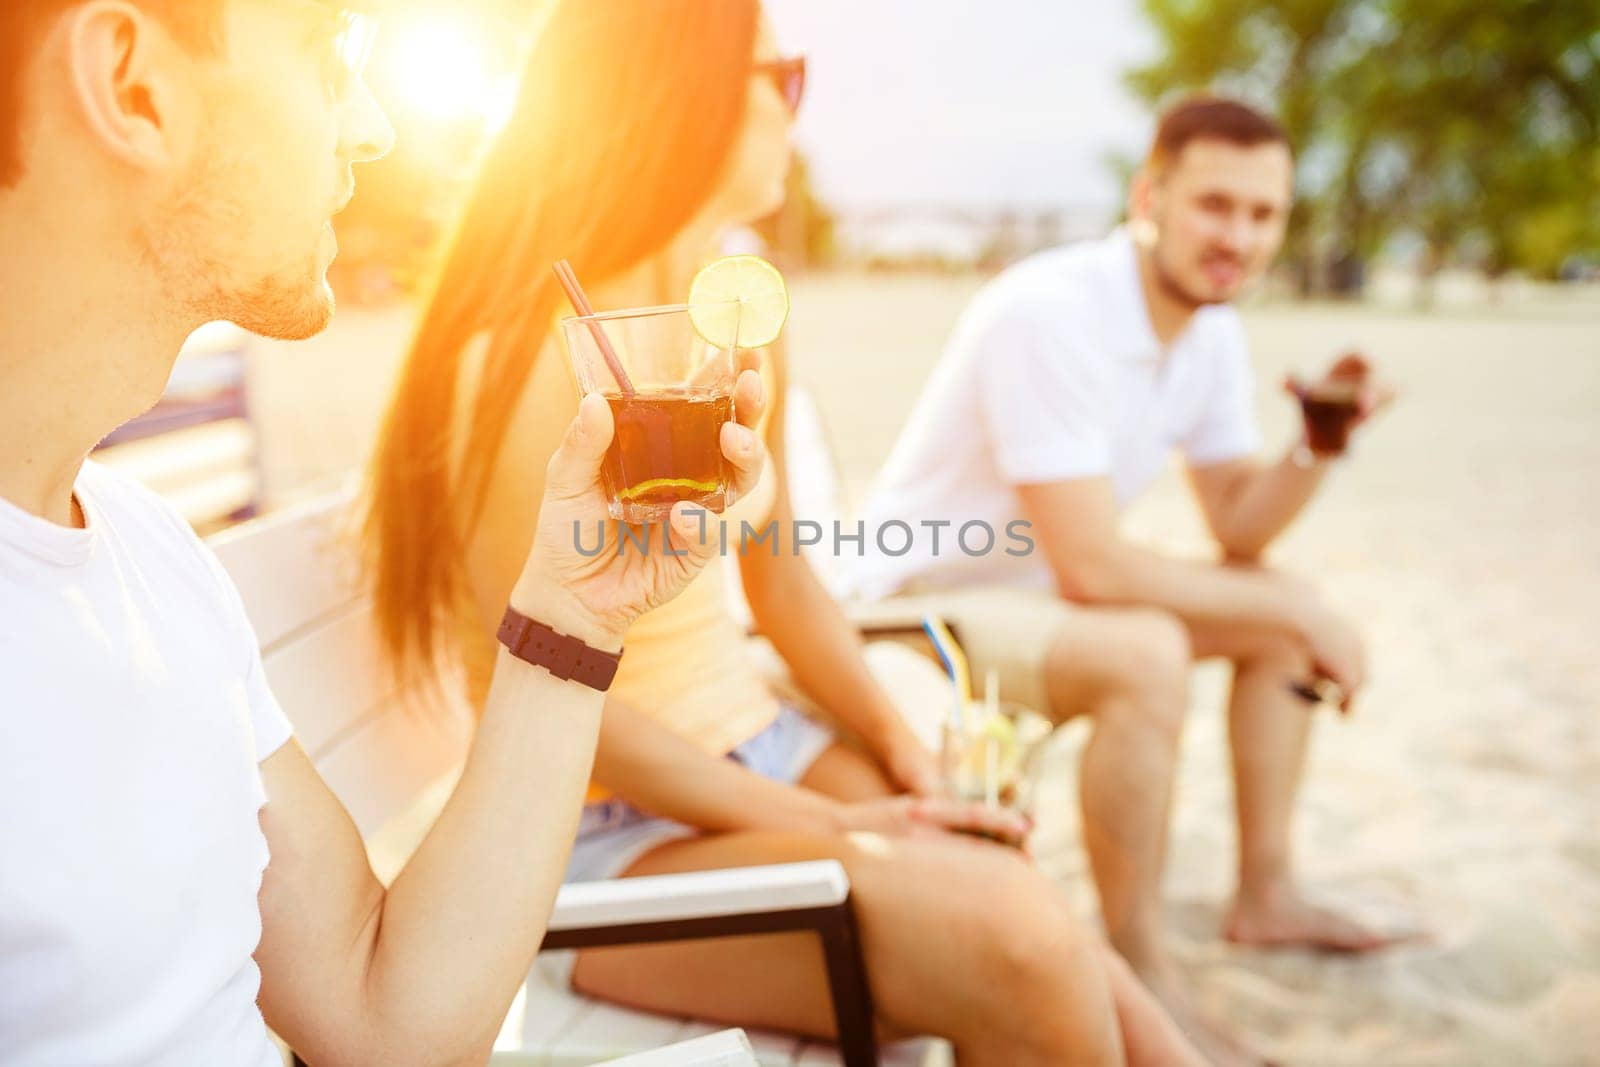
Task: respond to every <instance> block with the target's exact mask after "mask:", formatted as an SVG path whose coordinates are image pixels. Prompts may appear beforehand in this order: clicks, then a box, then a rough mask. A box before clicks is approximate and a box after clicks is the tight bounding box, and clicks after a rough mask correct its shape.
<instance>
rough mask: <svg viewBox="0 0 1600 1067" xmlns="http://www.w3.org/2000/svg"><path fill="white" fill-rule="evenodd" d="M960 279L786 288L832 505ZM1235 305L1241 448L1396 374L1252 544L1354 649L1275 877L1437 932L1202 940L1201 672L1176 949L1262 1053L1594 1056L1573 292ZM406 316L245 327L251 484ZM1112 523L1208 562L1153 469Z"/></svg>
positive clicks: (1586, 348) (1599, 798) (354, 380)
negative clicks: (1251, 395)
mask: <svg viewBox="0 0 1600 1067" xmlns="http://www.w3.org/2000/svg"><path fill="white" fill-rule="evenodd" d="M975 285H976V282H975V281H973V280H972V279H966V278H954V279H930V278H895V279H884V278H878V277H870V278H869V277H864V276H817V277H811V278H806V279H800V280H799V281H798V282H797V283H796V285H795V287H794V304H795V310H794V316H793V319H792V327H791V338H792V342H793V346H794V357H793V358H794V360H795V375H796V377H797V378H798V379H799V380H801V381H802V382H804V384H805V385H807V386H808V387H809V389H810V390H811V391H812V393H813V394H814V396H815V398H816V401H817V404H818V406H819V407H820V409H821V410H822V413H823V415H824V417H825V418H826V420H827V423H828V424H829V426H831V427H832V428H833V429H832V438H833V444H834V448H835V450H836V452H837V453H838V459H839V463H840V466H841V468H842V471H843V474H844V477H845V480H846V485H847V488H848V490H849V492H850V495H851V496H853V497H854V498H855V499H856V500H857V501H859V500H860V497H861V494H862V492H863V491H864V489H865V487H866V485H867V483H868V482H869V480H870V478H871V476H872V474H873V472H874V470H875V469H876V467H877V465H878V464H879V463H880V462H881V460H882V458H883V457H884V455H885V454H886V453H887V451H888V448H889V447H890V445H891V444H892V442H893V439H894V436H895V433H896V432H897V430H898V428H899V426H900V424H901V421H902V420H903V418H904V416H905V414H906V412H907V411H908V410H909V408H910V404H911V403H912V401H913V399H914V396H915V391H916V389H917V387H918V386H919V384H920V383H921V381H922V380H923V379H924V377H925V376H926V374H927V371H928V369H929V367H930V366H931V365H932V362H933V361H934V360H935V359H936V357H937V355H938V350H939V346H940V344H941V342H942V340H943V338H944V336H945V333H946V332H947V331H948V328H949V325H950V323H951V322H953V321H954V318H955V316H956V314H957V313H958V312H959V310H960V307H961V305H962V303H963V302H964V301H965V300H966V299H967V298H968V297H969V296H970V294H971V293H972V291H973V289H974V287H975ZM1245 318H1246V324H1247V327H1248V329H1249V333H1250V337H1251V340H1252V343H1253V344H1254V346H1255V351H1256V357H1257V366H1258V370H1259V373H1260V378H1261V382H1262V388H1261V390H1260V407H1261V412H1262V419H1263V424H1264V426H1265V427H1266V430H1267V437H1268V439H1269V441H1274V442H1281V441H1283V440H1285V439H1286V438H1287V435H1288V433H1289V432H1290V429H1289V428H1290V425H1291V416H1292V410H1291V408H1290V406H1289V404H1288V402H1287V401H1286V400H1284V399H1282V398H1281V397H1280V395H1279V394H1278V393H1277V392H1276V391H1275V386H1276V382H1277V381H1278V380H1279V379H1280V378H1281V377H1282V375H1283V374H1284V373H1285V372H1286V371H1287V370H1289V369H1293V368H1310V367H1313V366H1316V365H1318V364H1319V363H1320V362H1321V361H1323V360H1324V359H1326V358H1327V357H1329V356H1331V355H1332V354H1334V353H1335V352H1336V351H1338V350H1339V349H1340V348H1341V347H1343V346H1345V345H1348V344H1352V343H1355V344H1360V345H1363V346H1365V347H1366V349H1367V350H1368V351H1369V353H1370V354H1371V355H1372V356H1373V357H1374V358H1375V359H1376V360H1377V362H1378V363H1379V364H1380V365H1381V366H1382V367H1383V368H1384V369H1385V370H1386V371H1387V372H1389V373H1390V374H1391V376H1392V377H1393V378H1394V379H1395V380H1396V381H1397V382H1398V383H1399V385H1400V387H1401V390H1402V397H1401V400H1400V402H1399V403H1398V404H1397V406H1396V407H1395V409H1394V410H1393V411H1391V412H1390V413H1389V414H1388V415H1387V416H1386V417H1384V418H1383V420H1382V421H1381V422H1380V423H1378V424H1377V425H1374V426H1373V427H1372V428H1371V431H1370V433H1367V434H1364V435H1363V438H1362V440H1361V441H1360V442H1359V447H1358V449H1357V453H1356V455H1354V456H1353V457H1352V458H1351V460H1350V461H1349V463H1348V464H1347V465H1346V466H1345V469H1342V470H1340V471H1339V472H1338V475H1337V476H1336V477H1335V478H1334V479H1333V480H1332V481H1331V483H1330V484H1328V485H1327V487H1326V489H1325V491H1324V492H1323V494H1322V495H1321V497H1320V498H1319V499H1318V500H1317V501H1316V502H1315V504H1314V505H1313V507H1312V509H1311V511H1310V512H1309V513H1308V514H1307V515H1306V516H1305V517H1304V518H1303V520H1302V521H1301V522H1300V523H1299V524H1298V525H1297V526H1296V527H1295V528H1293V529H1292V530H1291V531H1290V532H1289V534H1288V535H1286V537H1285V538H1284V539H1283V541H1282V543H1281V544H1280V545H1279V546H1277V548H1276V549H1275V551H1274V553H1273V559H1274V561H1275V562H1276V563H1278V564H1279V565H1282V566H1285V567H1289V568H1292V569H1294V570H1296V571H1299V572H1301V573H1304V574H1306V575H1309V576H1313V577H1315V578H1316V580H1317V581H1319V582H1320V583H1321V585H1322V586H1323V588H1324V589H1325V590H1326V592H1327V595H1328V597H1329V599H1330V601H1331V602H1333V603H1334V604H1336V605H1337V606H1338V607H1339V608H1341V609H1342V610H1344V611H1345V612H1346V613H1348V614H1349V615H1350V616H1351V617H1352V618H1354V619H1358V620H1360V621H1361V625H1362V628H1363V630H1364V632H1365V633H1366V635H1367V637H1368V640H1369V642H1370V646H1371V659H1372V682H1371V685H1370V687H1369V690H1368V691H1367V693H1366V694H1365V696H1364V698H1363V699H1362V701H1361V703H1360V705H1359V707H1358V708H1357V711H1356V714H1355V715H1354V716H1353V717H1352V718H1350V719H1348V720H1343V721H1341V720H1339V719H1337V718H1336V717H1335V716H1334V715H1332V714H1331V713H1327V712H1323V713H1319V720H1320V721H1319V729H1318V731H1317V737H1316V741H1315V745H1314V749H1313V753H1312V758H1311V765H1310V770H1309V775H1308V781H1307V786H1306V790H1305V794H1304V798H1303V804H1302V807H1301V816H1300V824H1299V827H1298V839H1297V841H1298V847H1299V859H1300V867H1301V869H1302V871H1303V872H1304V875H1305V877H1306V880H1307V881H1308V883H1310V884H1311V885H1312V886H1314V887H1315V888H1316V889H1317V890H1318V891H1319V892H1323V893H1325V894H1327V895H1329V896H1330V897H1332V898H1333V899H1336V900H1340V901H1344V902H1347V903H1349V904H1351V905H1352V906H1356V907H1359V908H1362V909H1365V910H1366V911H1368V912H1370V913H1371V914H1373V915H1374V916H1376V917H1379V918H1384V917H1402V916H1407V915H1415V916H1419V917H1420V918H1421V919H1422V920H1423V921H1424V922H1426V923H1427V924H1428V926H1429V927H1430V928H1431V929H1432V930H1433V931H1434V935H1435V936H1434V939H1433V940H1432V941H1431V942H1430V943H1427V944H1424V945H1419V946H1415V947H1409V948H1403V949H1397V950H1392V951H1389V952H1386V953H1383V954H1380V955H1377V956H1374V957H1370V958H1366V959H1338V958H1330V957H1324V956H1319V955H1314V954H1309V953H1302V952H1272V953H1268V952H1261V951H1250V950H1242V949H1237V948H1233V947H1230V946H1228V945H1226V944H1225V943H1223V942H1222V941H1221V940H1220V938H1219V937H1218V935H1217V929H1218V921H1219V918H1220V914H1221V910H1222V907H1223V905H1224V902H1225V899H1226V897H1227V894H1228V892H1229V891H1230V888H1231V877H1232V875H1231V870H1232V863H1233V833H1232V822H1231V818H1232V814H1231V812H1232V808H1231V795H1230V790H1231V786H1230V778H1229V775H1228V772H1227V763H1226V746H1225V744H1224V739H1223V726H1224V719H1223V716H1222V714H1221V709H1222V706H1223V702H1224V699H1225V684H1226V678H1225V676H1224V675H1223V674H1222V672H1221V671H1220V670H1219V669H1216V668H1202V669H1201V670H1199V671H1197V672H1196V676H1195V683H1194V689H1193V696H1194V699H1193V710H1192V714H1191V717H1190V720H1189V729H1188V733H1187V735H1186V739H1185V752H1184V758H1183V764H1182V772H1181V778H1180V782H1179V787H1178V797H1177V810H1176V816H1175V820H1176V821H1175V825H1174V832H1173V838H1172V853H1171V861H1170V865H1169V874H1168V879H1167V897H1168V901H1169V917H1170V922H1171V926H1172V929H1173V933H1174V943H1175V946H1176V949H1177V952H1178V955H1179V957H1180V959H1181V961H1182V963H1183V965H1184V967H1185V968H1186V969H1187V970H1188V972H1189V973H1190V974H1191V975H1192V976H1193V978H1194V981H1195V982H1196V984H1197V986H1198V988H1199V989H1200V991H1201V996H1202V998H1203V1000H1204V1002H1205V1003H1206V1004H1207V1005H1208V1006H1209V1007H1210V1008H1211V1009H1212V1010H1213V1011H1214V1012H1216V1013H1217V1014H1219V1015H1221V1016H1224V1017H1226V1018H1228V1019H1231V1020H1232V1021H1233V1022H1234V1023H1235V1025H1237V1026H1239V1027H1240V1028H1241V1029H1243V1030H1245V1031H1247V1032H1248V1033H1249V1034H1250V1035H1252V1037H1253V1038H1254V1039H1255V1040H1256V1041H1257V1042H1258V1043H1259V1044H1260V1045H1262V1046H1263V1047H1264V1048H1265V1049H1266V1050H1267V1051H1269V1052H1270V1053H1271V1054H1272V1055H1273V1056H1274V1057H1275V1058H1276V1059H1278V1060H1279V1061H1281V1062H1284V1063H1291V1064H1307V1065H1309V1064H1330V1065H1331V1064H1351V1065H1354V1064H1383V1065H1411V1064H1417V1065H1421V1064H1430V1065H1432V1064H1437V1065H1462V1064H1579V1063H1600V655H1597V653H1596V651H1595V642H1596V641H1597V639H1600V303H1597V302H1596V301H1595V300H1594V299H1593V298H1592V297H1590V298H1585V299H1566V298H1561V299H1552V298H1548V297H1539V298H1527V299H1519V300H1518V301H1517V302H1515V303H1513V304H1509V305H1507V306H1504V307H1495V306H1482V307H1477V308H1455V309H1451V310H1448V311H1443V312H1439V313H1436V314H1433V315H1416V314H1410V313H1403V312H1398V311H1391V310H1376V309H1370V308H1363V307H1356V306H1261V307H1251V308H1248V309H1247V310H1246V316H1245ZM406 321H407V315H406V314H405V313H404V312H387V313H376V312H369V311H359V310H358V311H352V312H349V313H346V314H344V315H342V316H341V318H340V320H339V322H338V324H337V325H336V326H335V328H334V329H333V330H332V331H331V332H330V333H329V334H327V335H325V336H324V337H322V338H319V339H317V340H315V341H313V342H309V343H306V344H303V345H298V346H289V347H283V346H272V345H265V344H264V345H262V346H261V350H260V352H259V353H258V358H257V359H256V360H255V361H254V363H253V367H252V382H251V385H252V395H253V399H254V402H255V406H256V412H257V416H258V420H259V422H260V424H261V426H262V434H263V459H264V464H265V471H266V477H267V484H268V488H269V491H270V492H271V493H272V494H273V496H274V497H275V498H276V499H278V500H284V499H288V498H291V497H292V496H293V495H295V494H296V493H297V492H300V491H304V490H305V488H306V487H307V486H310V485H314V484H317V483H318V482H319V481H320V480H325V479H327V478H330V477H337V476H338V475H339V474H340V473H341V472H342V471H345V470H348V468H349V467H350V466H351V465H353V464H354V463H355V462H357V459H358V457H359V456H360V455H361V454H362V453H363V452H364V450H365V448H366V445H367V442H368V441H369V440H370V436H371V433H372V429H373V426H374V424H375V420H376V418H377V415H378V412H379V411H380V410H381V407H382V404H383V402H384V399H385V396H386V394H387V390H388V383H389V378H390V375H391V373H392V369H393V366H394V364H395V361H396V358H397V356H398V353H399V349H400V347H401V345H402V344H403V341H404V336H405V331H406V328H407V327H406ZM847 427H848V432H847V431H846V430H845V428H847ZM1128 526H1129V529H1130V531H1131V532H1132V533H1133V535H1134V536H1136V537H1138V538H1140V539H1142V540H1145V541H1147V542H1149V543H1151V544H1154V545H1157V546H1160V547H1162V548H1165V549H1168V550H1170V551H1174V552H1180V553H1186V554H1201V553H1203V552H1204V551H1205V542H1204V538H1203V536H1202V533H1201V528H1200V526H1199V523H1198V521H1197V519H1196V517H1195V515H1194V513H1193V509H1192V507H1191V506H1190V504H1189V501H1188V499H1187V497H1186V494H1185V490H1184V488H1183V483H1182V480H1181V478H1179V477H1178V476H1177V475H1176V473H1175V472H1174V473H1172V474H1169V475H1168V476H1167V477H1166V478H1164V479H1163V480H1162V481H1161V483H1160V484H1159V485H1158V486H1157V487H1156V488H1155V489H1154V490H1153V491H1152V492H1151V493H1150V494H1149V496H1148V497H1147V498H1146V499H1144V500H1142V501H1140V503H1139V504H1138V506H1137V507H1136V508H1135V509H1134V510H1133V511H1132V512H1131V513H1130V515H1129V516H1128ZM1083 736H1084V734H1083V731H1082V730H1077V729H1073V730H1068V731H1066V732H1064V733H1063V734H1062V735H1061V736H1060V737H1059V738H1058V740H1057V741H1056V742H1055V744H1054V747H1053V748H1052V751H1051V752H1050V753H1049V755H1048V757H1047V759H1046V760H1045V763H1044V774H1045V783H1044V785H1043V787H1042V789H1041V798H1040V803H1041V829H1040V837H1039V839H1038V842H1037V845H1038V851H1039V853H1040V863H1041V864H1042V865H1043V867H1044V868H1045V869H1046V870H1047V871H1048V872H1049V873H1050V874H1051V875H1052V876H1053V877H1055V878H1057V879H1059V880H1060V881H1061V882H1062V884H1063V885H1064V886H1065V887H1066V889H1067V891H1068V892H1069V893H1070V894H1072V896H1073V899H1074V900H1075V901H1077V902H1078V903H1079V904H1080V906H1081V907H1082V908H1083V910H1084V913H1085V914H1086V915H1090V914H1092V911H1093V900H1092V892H1091V891H1090V889H1089V883H1088V881H1087V877H1086V868H1085V863H1084V859H1083V855H1082V850H1081V847H1080V839H1079V831H1078V821H1077V814H1076V807H1075V804H1074V800H1073V798H1074V795H1075V793H1074V790H1075V771H1074V768H1075V764H1076V761H1075V754H1076V749H1077V747H1078V746H1080V745H1081V743H1082V740H1083Z"/></svg>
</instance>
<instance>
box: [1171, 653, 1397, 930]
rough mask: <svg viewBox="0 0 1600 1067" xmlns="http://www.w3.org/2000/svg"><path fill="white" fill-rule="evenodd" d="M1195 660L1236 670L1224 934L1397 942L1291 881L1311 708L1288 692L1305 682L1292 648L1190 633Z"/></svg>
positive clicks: (1307, 671) (1306, 673) (1304, 659)
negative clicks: (1232, 832) (1232, 820)
mask: <svg viewBox="0 0 1600 1067" xmlns="http://www.w3.org/2000/svg"><path fill="white" fill-rule="evenodd" d="M1190 632H1191V636H1192V637H1193V640H1194V648H1195V654H1196V656H1197V657H1200V658H1205V657H1208V656H1222V657H1226V658H1227V659H1230V660H1232V661H1233V663H1234V678H1233V694H1232V699H1231V701H1230V703H1229V706H1228V740H1229V743H1230V745H1231V747H1232V752H1233V775H1234V798H1235V803H1236V805H1237V813H1238V824H1239V890H1238V896H1237V897H1236V898H1235V900H1234V903H1233V907H1232V909H1230V912H1229V915H1228V918H1227V921H1226V925H1225V932H1226V934H1227V936H1228V937H1229V938H1230V939H1231V940H1234V941H1240V942H1244V943H1248V944H1263V945H1272V944H1285V945H1311V946H1313V947H1317V948H1325V949H1331V950H1335V951H1347V952H1360V951H1364V950H1368V949H1373V948H1378V947H1381V946H1383V945H1385V944H1388V943H1390V941H1392V940H1393V938H1391V937H1387V936H1385V935H1383V934H1382V933H1380V932H1378V931H1375V930H1373V929H1370V928H1368V927H1366V926H1363V925H1361V924H1360V923H1358V922H1355V921H1353V920H1351V919H1349V918H1348V917H1346V916H1343V915H1340V914H1339V913H1337V912H1334V911H1331V910H1329V909H1327V908H1323V907H1319V906H1317V905H1314V904H1312V903H1310V902H1309V901H1308V900H1306V898H1305V897H1304V896H1303V895H1302V894H1301V892H1300V889H1299V887H1298V886H1297V885H1296V883H1295V879H1294V872H1293V868H1292V863H1291V829H1292V823H1293V818H1294V805H1295V797H1296V795H1297V793H1298V791H1299V788H1300V780H1301V775H1302V772H1303V770H1304V767H1305V759H1306V750H1307V748H1308V745H1309V742H1310V736H1311V722H1312V718H1313V714H1314V709H1313V708H1312V707H1311V706H1310V705H1308V704H1307V703H1306V702H1305V701H1304V700H1302V699H1301V698H1300V697H1298V696H1296V695H1295V694H1294V693H1292V692H1291V691H1290V690H1289V685H1290V683H1291V682H1295V681H1304V680H1307V679H1309V678H1310V676H1311V662H1310V659H1309V658H1308V656H1307V654H1306V653H1305V651H1304V650H1303V649H1302V648H1301V647H1300V646H1299V645H1298V644H1296V643H1295V642H1293V641H1290V640H1289V639H1287V638H1284V637H1281V636H1278V635H1276V634H1272V633H1268V632H1262V631H1260V630H1258V629H1251V628H1248V627H1220V626H1210V627H1191V630H1190Z"/></svg>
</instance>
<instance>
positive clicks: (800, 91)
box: [755, 56, 806, 114]
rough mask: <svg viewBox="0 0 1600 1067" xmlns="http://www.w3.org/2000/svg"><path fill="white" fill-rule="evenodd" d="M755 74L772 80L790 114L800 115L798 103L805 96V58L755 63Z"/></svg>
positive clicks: (798, 57) (796, 57) (792, 57)
mask: <svg viewBox="0 0 1600 1067" xmlns="http://www.w3.org/2000/svg"><path fill="white" fill-rule="evenodd" d="M755 73H756V74H762V75H765V76H767V77H769V78H771V79H772V84H774V85H776V86H777V87H778V95H779V96H782V97H783V102H784V103H785V104H787V105H789V111H790V113H791V114H799V113H800V101H801V100H802V99H804V97H805V95H806V57H805V56H790V57H789V58H787V59H773V60H769V61H768V62H766V63H757V64H756V65H755Z"/></svg>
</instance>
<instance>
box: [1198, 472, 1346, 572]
mask: <svg viewBox="0 0 1600 1067" xmlns="http://www.w3.org/2000/svg"><path fill="white" fill-rule="evenodd" d="M1292 455H1293V453H1292V452H1286V453H1284V455H1283V457H1282V458H1281V459H1279V460H1278V461H1277V462H1276V463H1273V464H1270V465H1263V464H1260V463H1257V462H1255V461H1254V460H1247V459H1241V460H1235V461H1233V462H1231V463H1219V464H1216V465H1214V466H1210V467H1190V468H1189V483H1190V486H1191V487H1192V488H1193V489H1194V494H1195V497H1196V499H1198V500H1199V502H1200V509H1201V511H1202V512H1204V514H1205V517H1206V524H1207V525H1208V526H1209V527H1210V529H1211V534H1212V536H1213V537H1215V538H1216V539H1217V544H1218V545H1220V546H1221V548H1222V552H1223V555H1224V556H1225V557H1226V558H1227V559H1229V560H1231V561H1234V562H1240V563H1254V562H1256V561H1257V560H1259V559H1260V558H1261V554H1262V553H1263V552H1265V551H1266V549H1267V546H1268V545H1270V544H1271V543H1272V542H1273V541H1275V540H1276V539H1277V537H1278V535H1279V534H1281V533H1282V532H1283V531H1284V530H1285V529H1286V528H1288V526H1289V524H1290V523H1292V522H1293V521H1294V520H1295V518H1296V517H1297V516H1298V515H1299V514H1300V512H1301V511H1302V510H1303V509H1304V508H1305V506H1306V504H1308V503H1309V502H1310V501H1311V498H1312V496H1313V495H1315V493H1316V491H1317V487H1318V486H1320V485H1321V484H1322V479H1323V478H1324V477H1325V476H1326V474H1327V472H1328V461H1327V460H1325V459H1313V461H1312V462H1311V463H1310V464H1309V465H1308V466H1305V467H1302V466H1299V465H1298V464H1296V463H1295V462H1294V460H1293V459H1292Z"/></svg>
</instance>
